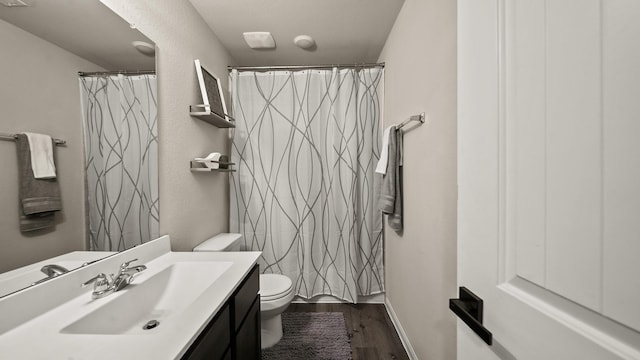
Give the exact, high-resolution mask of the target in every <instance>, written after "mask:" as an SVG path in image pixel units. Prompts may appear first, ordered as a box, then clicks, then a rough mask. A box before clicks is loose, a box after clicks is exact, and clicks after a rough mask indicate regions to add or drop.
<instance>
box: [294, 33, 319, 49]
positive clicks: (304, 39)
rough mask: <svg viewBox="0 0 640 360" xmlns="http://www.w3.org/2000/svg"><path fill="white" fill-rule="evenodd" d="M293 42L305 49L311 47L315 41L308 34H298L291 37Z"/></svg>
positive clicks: (314, 44)
mask: <svg viewBox="0 0 640 360" xmlns="http://www.w3.org/2000/svg"><path fill="white" fill-rule="evenodd" d="M293 43H294V44H296V46H297V47H299V48H301V49H305V50H310V49H313V48H314V47H315V46H316V41H315V40H313V38H312V37H311V36H309V35H298V36H296V37H295V38H294V39H293Z"/></svg>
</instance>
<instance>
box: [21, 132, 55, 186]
mask: <svg viewBox="0 0 640 360" xmlns="http://www.w3.org/2000/svg"><path fill="white" fill-rule="evenodd" d="M24 134H25V135H27V139H29V151H30V152H31V169H32V170H33V177H35V178H36V179H55V177H56V165H55V164H54V162H53V142H52V140H51V136H49V135H43V134H35V133H24Z"/></svg>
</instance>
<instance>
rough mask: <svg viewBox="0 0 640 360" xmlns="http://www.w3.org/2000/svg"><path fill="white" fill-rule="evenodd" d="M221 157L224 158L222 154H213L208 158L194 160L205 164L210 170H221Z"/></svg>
mask: <svg viewBox="0 0 640 360" xmlns="http://www.w3.org/2000/svg"><path fill="white" fill-rule="evenodd" d="M220 156H222V155H221V154H220V153H218V152H213V153H211V154H209V155H207V157H204V158H195V159H194V160H195V161H198V162H201V163H203V164H204V165H205V166H206V167H208V168H209V169H218V168H220V163H219V161H220Z"/></svg>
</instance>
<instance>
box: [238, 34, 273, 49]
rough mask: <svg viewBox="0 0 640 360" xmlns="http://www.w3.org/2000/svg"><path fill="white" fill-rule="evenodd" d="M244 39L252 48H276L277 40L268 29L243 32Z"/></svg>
mask: <svg viewBox="0 0 640 360" xmlns="http://www.w3.org/2000/svg"><path fill="white" fill-rule="evenodd" d="M242 35H243V36H244V41H246V42H247V45H249V47H250V48H252V49H275V48H276V41H275V40H273V36H271V33H270V32H268V31H253V32H245V33H242Z"/></svg>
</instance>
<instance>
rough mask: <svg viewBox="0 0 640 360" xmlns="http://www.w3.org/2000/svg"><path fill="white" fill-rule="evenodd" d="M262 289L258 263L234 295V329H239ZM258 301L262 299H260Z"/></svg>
mask: <svg viewBox="0 0 640 360" xmlns="http://www.w3.org/2000/svg"><path fill="white" fill-rule="evenodd" d="M259 290H260V269H259V266H258V265H256V266H254V267H253V269H252V270H251V272H250V273H249V275H248V276H247V277H246V278H245V280H244V281H243V283H242V284H241V285H240V287H239V288H238V290H237V292H236V294H235V295H234V311H233V312H234V315H233V316H234V330H235V331H238V329H239V328H240V326H241V325H242V321H243V320H244V318H245V317H246V316H247V313H248V312H249V310H250V309H251V305H253V302H254V300H255V299H256V294H258V291H259ZM258 301H260V300H259V299H258Z"/></svg>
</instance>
